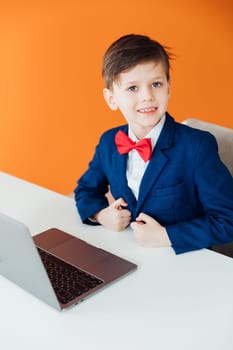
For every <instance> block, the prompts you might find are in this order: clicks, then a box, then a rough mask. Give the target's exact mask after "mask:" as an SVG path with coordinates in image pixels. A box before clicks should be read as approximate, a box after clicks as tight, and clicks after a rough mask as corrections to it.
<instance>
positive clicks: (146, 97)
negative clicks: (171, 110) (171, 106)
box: [141, 88, 154, 101]
mask: <svg viewBox="0 0 233 350" xmlns="http://www.w3.org/2000/svg"><path fill="white" fill-rule="evenodd" d="M153 99H154V95H153V92H152V90H151V89H149V88H145V89H143V90H142V92H141V100H142V101H152V100H153Z"/></svg>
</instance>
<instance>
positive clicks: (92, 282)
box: [37, 247, 103, 304]
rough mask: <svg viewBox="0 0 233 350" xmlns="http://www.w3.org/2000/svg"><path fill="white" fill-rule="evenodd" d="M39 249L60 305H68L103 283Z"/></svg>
mask: <svg viewBox="0 0 233 350" xmlns="http://www.w3.org/2000/svg"><path fill="white" fill-rule="evenodd" d="M37 249H38V252H39V254H40V257H41V259H42V262H43V264H44V266H45V269H46V271H47V274H48V277H49V279H50V281H51V283H52V286H53V289H54V292H55V294H56V296H57V299H58V300H59V302H60V303H62V304H67V303H68V302H70V301H71V300H73V299H75V298H76V297H79V296H80V295H82V294H84V293H87V292H88V291H89V290H91V289H93V288H95V287H97V286H98V285H100V284H101V283H103V281H102V280H100V279H98V278H97V277H95V276H93V275H91V274H88V273H87V272H85V271H83V270H80V269H79V268H77V267H75V266H72V265H70V264H68V263H66V262H65V261H63V260H60V259H58V258H56V257H55V256H53V255H51V254H49V253H47V252H45V251H44V250H42V249H40V248H38V247H37Z"/></svg>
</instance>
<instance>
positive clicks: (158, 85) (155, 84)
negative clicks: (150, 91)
mask: <svg viewBox="0 0 233 350" xmlns="http://www.w3.org/2000/svg"><path fill="white" fill-rule="evenodd" d="M152 86H153V87H160V86H162V83H161V82H160V81H155V82H154V83H153V84H152Z"/></svg>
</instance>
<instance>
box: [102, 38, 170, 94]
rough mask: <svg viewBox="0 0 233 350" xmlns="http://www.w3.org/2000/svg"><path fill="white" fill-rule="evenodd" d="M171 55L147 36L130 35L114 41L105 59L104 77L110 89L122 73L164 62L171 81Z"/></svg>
mask: <svg viewBox="0 0 233 350" xmlns="http://www.w3.org/2000/svg"><path fill="white" fill-rule="evenodd" d="M170 59H171V54H170V53H169V52H168V51H167V48H166V47H164V46H162V45H161V44H160V43H159V42H157V41H155V40H152V39H150V38H149V37H148V36H145V35H137V34H128V35H125V36H122V37H120V38H119V39H117V40H116V41H114V42H113V43H112V44H111V45H110V46H109V48H108V49H107V51H106V52H105V54H104V57H103V65H102V75H103V78H104V81H105V86H106V88H108V89H110V88H111V87H112V84H113V82H114V81H116V80H117V78H118V76H119V74H120V73H122V72H123V71H126V70H128V69H130V68H133V67H135V66H136V65H137V64H139V63H142V62H147V61H155V62H162V64H163V65H164V68H165V70H166V75H167V80H168V81H169V80H170V73H169V72H170V62H169V60H170Z"/></svg>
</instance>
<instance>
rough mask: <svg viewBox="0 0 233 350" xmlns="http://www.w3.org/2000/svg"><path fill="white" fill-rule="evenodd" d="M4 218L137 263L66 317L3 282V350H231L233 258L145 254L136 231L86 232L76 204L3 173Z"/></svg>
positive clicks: (0, 203)
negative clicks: (69, 236)
mask: <svg viewBox="0 0 233 350" xmlns="http://www.w3.org/2000/svg"><path fill="white" fill-rule="evenodd" d="M0 212H3V213H5V214H7V215H10V216H12V217H14V218H16V219H18V220H20V221H22V222H24V223H26V224H27V225H28V227H29V228H30V229H31V232H32V233H33V234H35V233H38V232H40V231H43V230H45V229H47V228H49V227H52V226H53V227H54V226H55V227H58V228H61V229H63V230H65V231H67V232H70V233H72V234H75V235H77V236H79V237H81V238H85V240H87V241H89V242H90V243H92V244H95V245H97V246H101V247H102V248H104V249H107V250H109V251H112V252H113V253H116V254H118V255H120V256H122V257H124V258H127V259H129V260H131V261H133V262H135V263H137V264H138V270H137V271H136V272H133V273H132V274H130V275H129V276H127V277H125V278H123V279H121V280H120V281H118V282H116V283H115V284H113V285H111V286H109V287H108V288H106V289H105V290H103V291H102V292H100V293H97V294H96V295H94V296H92V297H91V298H89V299H87V300H86V301H84V302H83V303H81V304H79V305H77V306H76V307H75V308H73V309H70V310H69V311H65V312H60V313H59V312H57V311H55V310H53V309H52V308H51V307H49V306H47V305H46V304H44V303H43V302H41V301H40V300H38V299H36V298H35V297H33V296H31V295H30V294H28V293H27V292H25V291H23V290H21V289H20V288H19V287H17V286H15V285H14V284H13V283H11V282H9V281H8V280H6V279H5V278H3V277H2V276H0V347H1V349H2V350H9V349H10V350H16V349H20V350H21V349H22V350H23V349H24V350H29V349H30V350H37V349H38V350H39V349H40V350H41V349H46V350H47V349H56V350H60V349H62V350H66V349H80V350H81V349H82V350H86V349H92V350H93V349H97V350H98V349H101V350H102V349H106V350H119V349H121V350H126V349H127V350H128V349H135V350H137V349H143V350H144V349H145V350H150V349H156V350H170V349H172V350H174V349H179V350H209V349H210V350H220V349H221V350H232V349H233V259H230V258H228V257H225V256H222V255H219V254H217V253H214V252H211V251H208V250H201V251H197V252H191V253H186V254H183V255H179V256H176V255H175V254H174V252H173V251H172V249H171V248H160V249H146V248H144V249H143V248H140V247H139V246H138V245H137V244H136V243H135V241H134V238H133V235H132V233H131V230H130V229H128V230H126V231H125V232H121V233H114V232H110V231H107V230H104V229H103V228H102V227H89V226H86V225H82V224H81V223H80V220H79V216H78V215H77V212H76V209H75V205H74V202H73V199H71V198H67V197H65V196H63V195H60V194H57V193H55V192H52V191H49V190H46V189H44V188H41V187H39V186H36V185H34V184H31V183H28V182H26V181H23V180H20V179H17V178H15V177H12V176H10V175H7V174H5V173H1V172H0Z"/></svg>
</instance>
